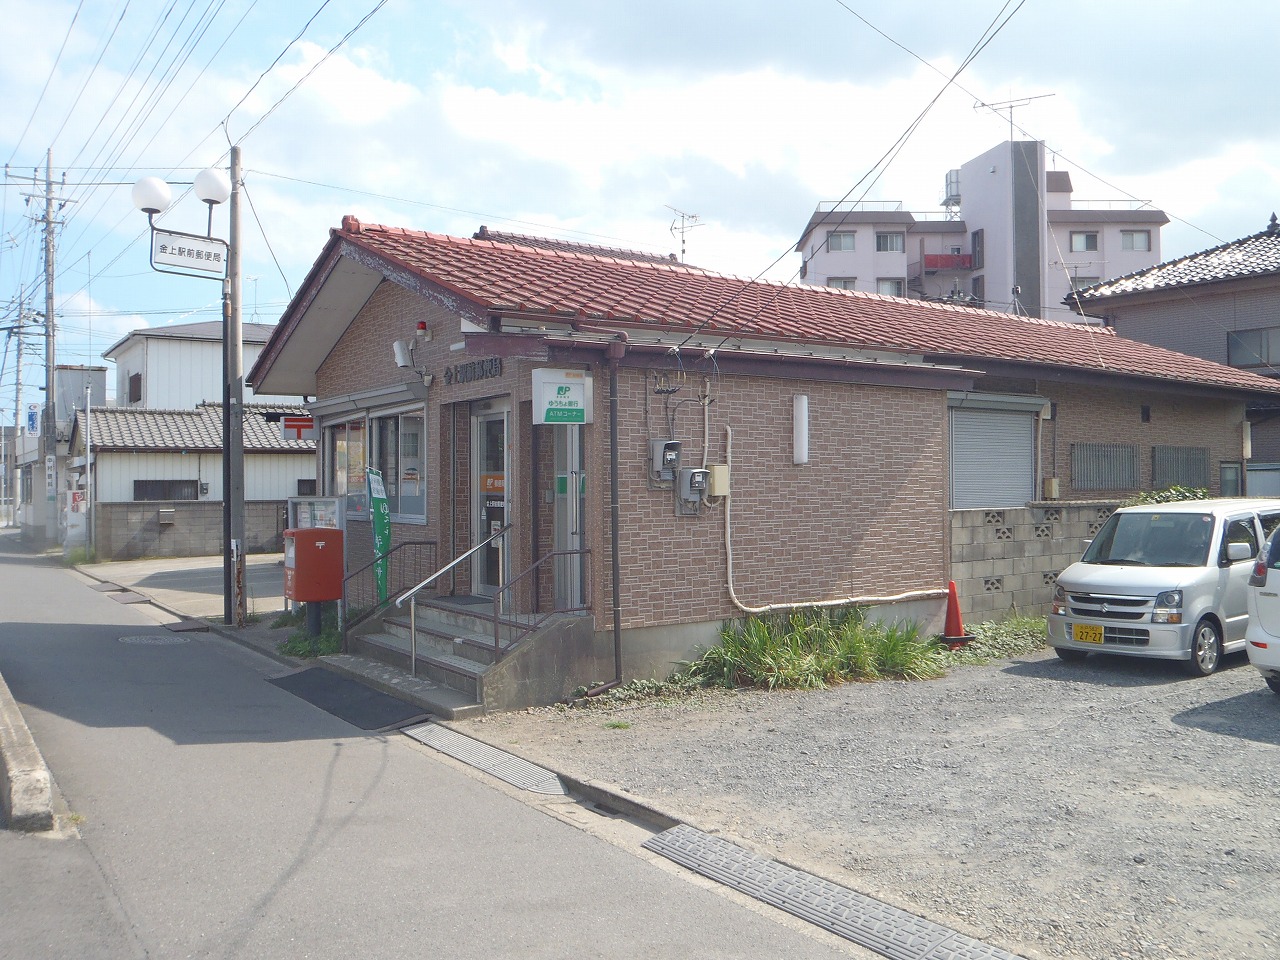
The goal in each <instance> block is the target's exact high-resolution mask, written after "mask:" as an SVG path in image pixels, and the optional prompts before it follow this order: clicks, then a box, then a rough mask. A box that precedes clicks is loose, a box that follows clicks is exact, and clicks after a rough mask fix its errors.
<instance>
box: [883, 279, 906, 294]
mask: <svg viewBox="0 0 1280 960" xmlns="http://www.w3.org/2000/svg"><path fill="white" fill-rule="evenodd" d="M876 293H882V294H884V295H885V296H886V297H905V296H906V295H907V281H906V280H904V279H902V278H900V277H881V278H880V279H878V280H877V281H876Z"/></svg>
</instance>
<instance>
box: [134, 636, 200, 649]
mask: <svg viewBox="0 0 1280 960" xmlns="http://www.w3.org/2000/svg"><path fill="white" fill-rule="evenodd" d="M189 639H190V637H173V636H166V637H121V638H120V642H121V643H132V644H136V645H138V646H143V647H162V646H167V645H169V644H174V643H186V642H187V641H188V640H189Z"/></svg>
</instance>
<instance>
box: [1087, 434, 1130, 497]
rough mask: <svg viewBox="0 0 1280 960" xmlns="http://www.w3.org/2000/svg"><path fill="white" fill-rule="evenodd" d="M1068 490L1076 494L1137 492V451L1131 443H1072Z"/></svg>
mask: <svg viewBox="0 0 1280 960" xmlns="http://www.w3.org/2000/svg"><path fill="white" fill-rule="evenodd" d="M1071 486H1072V487H1073V488H1075V489H1076V490H1136V489H1138V448H1137V447H1135V446H1134V445H1133V444H1131V443H1073V444H1072V445H1071Z"/></svg>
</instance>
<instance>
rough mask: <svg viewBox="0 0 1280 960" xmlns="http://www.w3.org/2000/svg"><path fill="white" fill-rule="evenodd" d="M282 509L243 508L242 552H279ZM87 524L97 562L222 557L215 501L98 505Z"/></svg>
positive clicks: (265, 504) (273, 503)
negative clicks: (91, 523) (89, 526)
mask: <svg viewBox="0 0 1280 960" xmlns="http://www.w3.org/2000/svg"><path fill="white" fill-rule="evenodd" d="M285 507H286V504H285V501H283V500H255V501H252V502H249V503H246V504H245V505H244V536H245V552H246V553H278V552H279V551H281V550H283V549H284V524H285ZM93 523H94V529H93V536H94V541H93V546H94V556H95V557H97V559H98V560H99V561H103V562H105V561H110V560H136V559H138V558H140V557H219V556H222V544H223V535H222V503H221V501H218V500H210V501H190V500H158V501H149V502H146V503H99V504H97V505H96V506H95V507H94V515H93Z"/></svg>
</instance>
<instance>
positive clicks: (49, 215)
mask: <svg viewBox="0 0 1280 960" xmlns="http://www.w3.org/2000/svg"><path fill="white" fill-rule="evenodd" d="M53 257H54V244H53V148H52V147H50V148H49V151H48V153H47V154H45V168H44V351H45V352H44V422H45V428H44V430H43V431H42V432H41V434H40V448H41V451H42V452H43V453H44V469H45V518H44V535H45V539H46V541H49V542H52V543H57V542H58V506H59V505H58V492H59V491H58V411H57V390H56V388H55V387H54V383H53V379H54V378H53V370H54V360H55V357H54V344H55V342H56V339H57V336H56V331H55V326H56V325H55V323H54V319H53V278H54V262H53Z"/></svg>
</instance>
